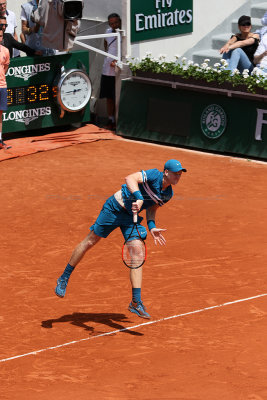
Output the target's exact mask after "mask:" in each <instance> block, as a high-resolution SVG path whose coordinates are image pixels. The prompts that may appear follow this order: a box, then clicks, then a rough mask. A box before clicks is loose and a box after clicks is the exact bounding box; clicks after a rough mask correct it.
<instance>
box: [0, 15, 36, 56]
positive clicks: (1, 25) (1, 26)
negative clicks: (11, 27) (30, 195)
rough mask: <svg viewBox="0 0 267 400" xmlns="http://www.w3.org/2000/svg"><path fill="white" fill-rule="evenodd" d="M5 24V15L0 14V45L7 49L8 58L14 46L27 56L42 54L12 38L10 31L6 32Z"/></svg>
mask: <svg viewBox="0 0 267 400" xmlns="http://www.w3.org/2000/svg"><path fill="white" fill-rule="evenodd" d="M7 26H8V24H7V21H6V17H4V16H0V31H2V32H3V40H2V45H3V46H5V47H6V48H7V49H8V50H9V53H10V58H12V55H13V49H14V48H15V49H18V50H21V51H24V52H25V53H26V54H27V56H34V55H41V54H42V53H41V52H40V51H36V50H33V49H31V48H30V47H28V46H26V45H25V44H23V43H20V42H18V41H17V40H15V39H14V38H13V36H12V35H11V34H10V33H6V28H7Z"/></svg>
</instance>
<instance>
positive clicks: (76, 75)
mask: <svg viewBox="0 0 267 400" xmlns="http://www.w3.org/2000/svg"><path fill="white" fill-rule="evenodd" d="M91 92H92V86H91V82H90V79H89V77H88V76H87V75H86V73H85V72H83V71H81V70H79V69H73V70H70V71H68V72H67V73H65V74H64V75H62V77H61V79H60V81H59V83H58V101H59V103H60V106H61V107H62V108H63V109H64V110H67V111H73V112H74V111H80V110H82V109H83V108H84V107H85V106H86V104H87V103H88V101H89V100H90V97H91Z"/></svg>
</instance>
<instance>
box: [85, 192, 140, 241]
mask: <svg viewBox="0 0 267 400" xmlns="http://www.w3.org/2000/svg"><path fill="white" fill-rule="evenodd" d="M142 220H143V218H142V217H139V216H138V224H137V227H138V231H139V233H140V235H141V237H142V239H143V240H145V239H146V237H147V231H146V228H145V227H144V226H142V225H140V222H141V221H142ZM118 227H119V228H120V230H121V232H122V234H123V236H124V239H125V240H126V239H128V236H129V235H130V233H131V231H132V228H133V216H132V215H131V214H129V213H128V212H127V211H126V210H125V209H124V208H123V207H121V205H120V204H119V203H118V202H117V200H116V199H115V197H114V195H113V196H111V197H109V198H108V199H107V201H106V202H105V204H104V205H103V208H102V210H101V212H100V214H99V216H98V217H97V220H96V221H95V223H94V224H93V225H92V226H91V227H90V230H91V231H94V232H95V234H96V235H97V236H100V237H102V238H106V237H107V236H108V235H109V234H110V233H111V232H112V231H114V229H116V228H118ZM135 231H136V229H135ZM136 237H138V233H137V232H136ZM133 239H134V236H133V237H132V240H133Z"/></svg>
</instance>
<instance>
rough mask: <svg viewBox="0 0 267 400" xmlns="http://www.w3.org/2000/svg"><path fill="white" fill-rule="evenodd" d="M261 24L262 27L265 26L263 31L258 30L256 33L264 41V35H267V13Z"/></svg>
mask: <svg viewBox="0 0 267 400" xmlns="http://www.w3.org/2000/svg"><path fill="white" fill-rule="evenodd" d="M261 23H262V25H264V26H263V27H262V28H261V29H257V30H256V33H258V34H259V35H260V38H261V39H262V37H263V35H265V33H267V26H266V25H267V11H266V13H265V14H264V16H263V17H262V19H261Z"/></svg>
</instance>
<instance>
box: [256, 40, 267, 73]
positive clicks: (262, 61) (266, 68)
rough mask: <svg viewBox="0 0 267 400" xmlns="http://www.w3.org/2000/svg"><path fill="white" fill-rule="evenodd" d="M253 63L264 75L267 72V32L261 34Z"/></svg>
mask: <svg viewBox="0 0 267 400" xmlns="http://www.w3.org/2000/svg"><path fill="white" fill-rule="evenodd" d="M254 64H256V65H257V67H259V68H260V69H261V71H260V72H262V73H263V74H264V75H265V74H267V34H265V35H263V36H262V38H261V41H260V44H259V46H258V48H257V50H256V52H255V54H254Z"/></svg>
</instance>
